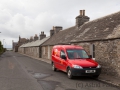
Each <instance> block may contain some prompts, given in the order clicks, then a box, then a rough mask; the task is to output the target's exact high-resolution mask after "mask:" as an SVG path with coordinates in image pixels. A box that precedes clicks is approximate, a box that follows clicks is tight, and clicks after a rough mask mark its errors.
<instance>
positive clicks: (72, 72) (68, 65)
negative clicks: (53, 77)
mask: <svg viewBox="0 0 120 90" xmlns="http://www.w3.org/2000/svg"><path fill="white" fill-rule="evenodd" d="M51 58H52V61H51V64H52V70H54V71H56V70H57V69H58V70H61V71H64V72H66V73H67V76H68V78H73V77H74V76H93V77H95V78H97V77H98V76H99V75H100V73H101V66H100V65H99V64H98V63H97V62H96V61H95V60H93V59H92V58H91V55H88V54H87V53H86V51H85V50H84V49H83V48H82V47H80V46H75V45H56V46H54V47H53V49H52V55H51Z"/></svg>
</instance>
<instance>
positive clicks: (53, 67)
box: [52, 63, 57, 71]
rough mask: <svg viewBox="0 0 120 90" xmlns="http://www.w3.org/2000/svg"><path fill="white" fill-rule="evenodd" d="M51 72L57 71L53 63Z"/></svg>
mask: <svg viewBox="0 0 120 90" xmlns="http://www.w3.org/2000/svg"><path fill="white" fill-rule="evenodd" d="M52 70H53V71H57V68H55V65H54V63H52Z"/></svg>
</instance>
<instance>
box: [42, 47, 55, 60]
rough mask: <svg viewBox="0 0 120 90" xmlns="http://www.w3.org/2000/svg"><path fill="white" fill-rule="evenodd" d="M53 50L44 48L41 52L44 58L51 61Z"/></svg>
mask: <svg viewBox="0 0 120 90" xmlns="http://www.w3.org/2000/svg"><path fill="white" fill-rule="evenodd" d="M52 48H53V46H43V47H42V51H41V52H42V58H44V59H49V60H51V54H52ZM48 49H49V50H48Z"/></svg>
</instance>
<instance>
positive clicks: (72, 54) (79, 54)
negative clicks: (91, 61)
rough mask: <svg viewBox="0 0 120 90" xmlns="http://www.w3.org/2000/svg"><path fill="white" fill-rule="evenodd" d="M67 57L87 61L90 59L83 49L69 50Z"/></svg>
mask: <svg viewBox="0 0 120 90" xmlns="http://www.w3.org/2000/svg"><path fill="white" fill-rule="evenodd" d="M67 55H68V58H69V59H86V58H89V56H88V55H87V53H86V51H85V50H83V49H68V50H67Z"/></svg>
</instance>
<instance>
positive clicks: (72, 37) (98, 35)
mask: <svg viewBox="0 0 120 90" xmlns="http://www.w3.org/2000/svg"><path fill="white" fill-rule="evenodd" d="M112 38H120V12H117V13H113V14H111V15H108V16H105V17H102V18H98V19H96V20H93V21H89V22H86V23H84V24H83V25H82V26H80V27H76V26H73V27H70V28H68V29H65V30H61V31H60V32H58V33H57V34H55V35H53V36H52V37H51V38H50V39H49V40H48V41H46V42H45V43H44V44H43V45H56V44H59V43H70V42H78V41H79V42H81V41H91V40H105V39H112Z"/></svg>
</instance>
